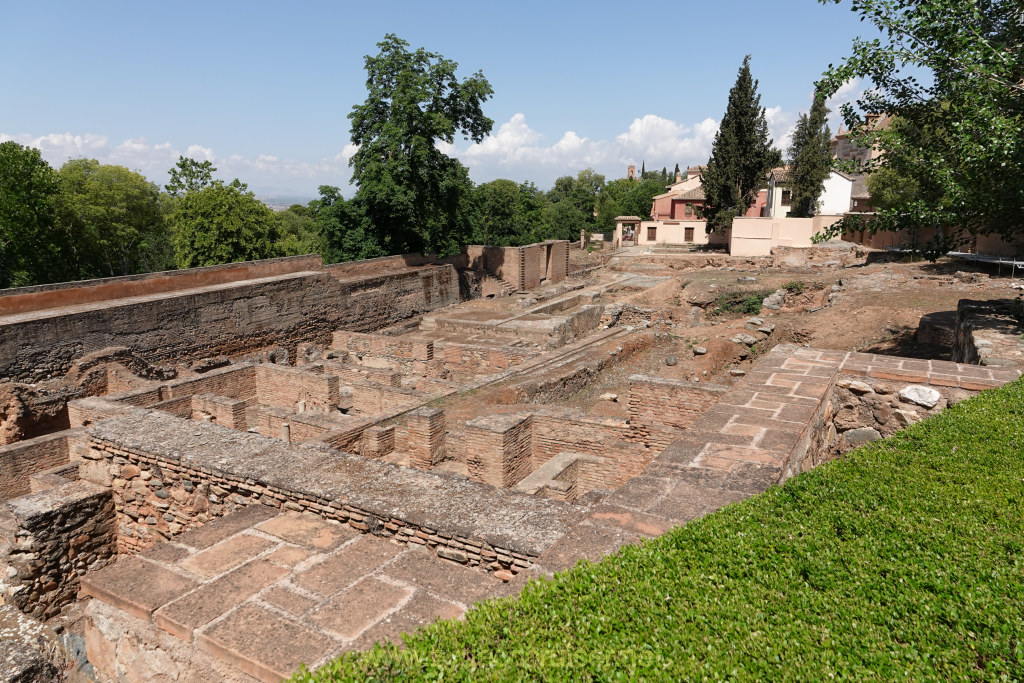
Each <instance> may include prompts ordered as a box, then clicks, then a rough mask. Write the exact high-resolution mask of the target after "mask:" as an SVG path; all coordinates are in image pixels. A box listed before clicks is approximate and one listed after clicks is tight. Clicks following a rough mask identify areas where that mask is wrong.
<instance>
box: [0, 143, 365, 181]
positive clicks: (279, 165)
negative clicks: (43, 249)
mask: <svg viewBox="0 0 1024 683" xmlns="http://www.w3.org/2000/svg"><path fill="white" fill-rule="evenodd" d="M7 140H13V141H15V142H18V143H19V144H22V145H26V146H29V147H35V148H37V149H39V151H40V152H41V153H42V156H43V158H44V159H46V161H48V162H49V163H50V165H51V166H53V167H54V168H59V167H60V166H62V165H63V164H64V162H65V161H67V160H68V159H69V158H72V159H73V158H80V157H86V158H93V159H98V160H99V161H100V162H102V163H105V164H116V165H119V166H125V167H127V168H130V169H133V170H137V171H139V172H140V173H142V174H143V175H145V176H146V177H147V178H148V179H149V180H151V181H152V182H154V183H156V184H157V185H163V184H164V183H165V182H167V175H166V174H167V171H168V170H169V169H170V168H171V167H173V166H174V164H175V163H176V162H177V161H178V157H179V156H186V157H191V158H192V159H195V160H197V161H209V162H211V163H213V165H214V166H215V167H216V168H217V172H216V173H215V174H214V175H215V176H216V177H218V178H223V179H225V180H231V179H232V178H236V177H237V178H240V179H241V180H242V181H243V182H246V183H248V184H249V186H250V187H252V188H256V189H258V190H262V191H263V192H264V193H265V194H274V193H296V194H304V195H309V196H310V197H312V196H313V195H314V194H315V188H316V187H317V186H318V185H325V184H330V185H339V186H345V185H347V184H348V183H349V180H350V178H351V171H350V170H349V168H348V160H349V159H350V158H351V157H352V155H353V154H355V150H356V149H357V147H356V146H355V145H352V144H347V145H345V147H344V148H342V150H341V151H340V152H338V153H337V154H335V155H333V156H330V157H327V158H325V159H320V160H318V161H302V160H297V159H280V158H278V157H275V156H272V155H269V154H260V155H257V156H256V158H255V159H250V158H247V157H245V156H243V155H240V154H231V155H229V156H227V157H218V156H217V155H216V154H215V153H214V151H213V149H212V148H210V147H205V146H202V145H198V144H192V145H188V146H187V147H186V148H185V151H184V152H182V151H181V150H179V149H178V148H176V147H175V146H174V145H173V144H172V143H170V142H159V143H150V142H149V141H148V140H147V139H146V138H144V137H139V138H128V139H126V140H123V141H122V142H120V143H118V144H117V145H114V144H111V142H110V140H109V139H108V138H107V137H106V136H103V135H94V134H92V133H86V134H84V135H73V134H71V133H51V134H49V135H42V136H39V137H33V136H31V135H28V134H21V135H11V134H7V133H0V142H5V141H7Z"/></svg>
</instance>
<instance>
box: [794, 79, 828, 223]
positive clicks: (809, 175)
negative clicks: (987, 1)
mask: <svg viewBox="0 0 1024 683" xmlns="http://www.w3.org/2000/svg"><path fill="white" fill-rule="evenodd" d="M827 117H828V107H826V106H825V97H824V96H823V95H821V94H820V93H817V92H816V93H815V97H814V104H812V105H811V111H810V113H808V114H800V117H799V118H798V119H797V122H796V128H794V130H793V138H792V141H791V143H790V146H789V165H790V169H789V182H790V187H791V189H792V192H793V197H792V202H791V205H790V210H789V215H790V216H794V217H796V218H810V217H811V216H814V215H815V214H817V213H818V198H819V197H821V193H822V191H823V190H824V189H825V180H826V179H827V178H828V176H829V173H831V172H832V150H831V144H832V132H831V131H830V130H829V128H828V123H827V121H826V119H827Z"/></svg>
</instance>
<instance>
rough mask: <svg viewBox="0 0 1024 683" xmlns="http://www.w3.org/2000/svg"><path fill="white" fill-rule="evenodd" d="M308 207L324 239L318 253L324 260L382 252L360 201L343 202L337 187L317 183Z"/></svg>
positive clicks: (374, 254)
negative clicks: (317, 191) (315, 195)
mask: <svg viewBox="0 0 1024 683" xmlns="http://www.w3.org/2000/svg"><path fill="white" fill-rule="evenodd" d="M309 207H310V211H311V214H312V216H313V220H314V221H316V224H317V228H318V230H319V232H320V234H321V235H322V239H323V241H324V245H325V247H324V251H323V252H321V254H322V255H323V257H324V260H325V261H327V262H340V261H354V260H358V259H365V258H373V257H375V256H384V254H385V253H386V252H385V251H384V249H383V247H382V246H381V244H380V243H379V242H378V241H377V237H376V234H375V231H374V229H373V225H372V224H371V223H370V219H369V218H367V216H366V212H365V211H364V210H363V206H362V204H361V203H360V202H359V201H358V200H356V199H350V200H348V201H346V200H345V198H344V197H342V196H341V190H340V189H339V188H337V187H335V186H333V185H321V186H320V199H314V200H313V201H311V202H310V203H309Z"/></svg>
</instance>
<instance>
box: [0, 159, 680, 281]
mask: <svg viewBox="0 0 1024 683" xmlns="http://www.w3.org/2000/svg"><path fill="white" fill-rule="evenodd" d="M216 170H217V169H215V168H214V167H213V166H212V165H211V164H210V162H197V161H194V160H192V159H188V158H184V157H183V158H180V159H179V161H178V163H177V165H176V166H175V167H174V168H173V169H171V171H170V177H171V180H170V182H169V183H168V184H167V185H165V186H164V187H163V188H160V187H159V186H157V185H156V184H155V183H153V182H150V181H149V180H148V179H146V178H145V177H144V176H142V175H141V174H139V173H136V172H134V171H131V170H129V169H127V168H124V167H122V166H114V165H109V164H101V163H99V162H98V161H96V160H95V159H71V160H69V161H67V162H66V163H65V164H64V165H63V166H61V167H60V168H59V169H54V168H53V167H51V166H50V165H49V164H48V163H47V162H46V161H45V160H44V159H43V158H42V157H41V155H40V153H39V150H37V149H34V148H31V147H24V146H22V145H20V144H18V143H16V142H4V143H0V287H18V286H25V285H33V284H43V283H48V282H61V281H70V280H80V279H88V278H97V277H111V276H118V275H131V274H135V273H143V272H152V271H158V270H169V269H173V268H191V267H196V266H207V265H216V264H220V263H230V262H233V261H242V260H250V259H260V258H271V257H275V256H290V255H297V254H305V253H319V254H321V255H322V256H323V257H324V260H325V261H326V262H336V261H346V260H352V259H360V258H369V257H373V256H382V255H386V254H389V253H400V252H402V251H406V250H409V249H410V248H411V247H415V246H418V245H414V244H412V245H411V244H409V243H408V240H400V239H391V236H390V235H388V234H387V232H382V231H381V230H380V229H379V228H378V227H377V226H376V224H375V222H374V221H373V220H372V219H371V217H370V216H369V215H368V214H369V213H370V212H369V211H368V210H367V204H366V202H365V200H364V199H362V198H361V197H360V195H358V194H357V195H356V196H355V197H354V198H352V199H344V198H343V197H342V196H341V192H340V190H339V188H337V187H332V186H327V185H324V186H321V187H320V190H319V191H320V198H319V199H315V200H313V201H311V202H309V204H308V205H306V206H303V205H301V204H294V205H292V206H291V207H289V208H288V209H286V210H284V211H278V212H274V211H272V210H271V209H269V208H268V207H267V206H266V205H265V204H263V202H261V201H260V200H258V199H257V198H256V197H255V195H254V194H253V193H252V192H250V191H249V190H248V188H247V187H246V185H245V184H244V183H242V182H240V181H238V180H237V179H236V180H234V181H232V182H230V183H227V182H224V181H223V180H218V179H215V178H214V175H213V174H214V173H215V172H216ZM669 180H670V178H669V175H668V173H667V171H666V170H665V169H663V170H662V171H661V172H660V173H659V172H652V173H644V174H643V178H642V179H640V180H627V179H620V180H612V181H606V180H605V177H604V176H603V175H601V174H598V173H595V172H594V171H593V170H590V169H587V170H583V171H580V172H579V173H578V174H577V175H576V176H575V177H574V176H563V177H561V178H559V179H558V180H556V181H555V184H554V186H553V187H552V188H551V189H550V190H548V191H546V192H545V191H543V190H540V189H538V188H537V187H536V186H535V185H534V184H533V183H531V182H526V183H517V182H515V181H512V180H503V179H499V180H493V181H491V182H488V183H483V184H481V185H474V184H472V183H471V182H470V181H468V179H466V180H465V183H467V186H465V187H463V188H460V189H461V190H462V191H460V192H459V194H458V196H459V199H458V205H457V207H455V210H454V211H450V212H449V215H448V216H447V217H446V220H445V226H444V230H443V235H439V236H438V237H439V238H440V239H437V238H435V239H431V240H429V242H427V243H424V244H423V245H422V246H423V247H425V248H432V249H434V250H436V251H441V252H452V251H454V250H456V249H458V247H459V246H460V245H462V244H495V245H518V244H529V243H532V242H537V241H541V240H546V239H570V240H575V239H578V238H579V234H580V230H585V231H587V232H602V231H603V232H608V231H611V230H612V229H614V226H615V220H614V219H615V217H616V216H618V215H622V214H626V215H638V216H645V217H646V216H647V215H648V214H649V212H650V209H651V199H652V197H654V195H656V194H659V193H661V192H663V191H664V188H665V185H666V183H667V182H669ZM395 191H396V192H400V191H401V190H400V188H395ZM413 211H415V207H413ZM452 216H454V217H455V218H454V220H453V219H452ZM420 219H421V220H422V221H423V223H424V225H429V224H430V223H431V222H432V219H436V217H435V216H431V215H430V211H429V210H424V211H423V212H422V214H421V215H420Z"/></svg>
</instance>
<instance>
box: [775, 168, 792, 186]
mask: <svg viewBox="0 0 1024 683" xmlns="http://www.w3.org/2000/svg"><path fill="white" fill-rule="evenodd" d="M771 175H774V176H775V182H777V183H788V182H789V166H778V167H776V168H773V169H772V172H771Z"/></svg>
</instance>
